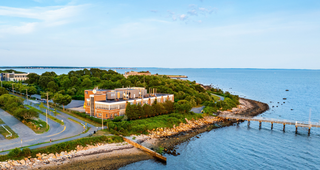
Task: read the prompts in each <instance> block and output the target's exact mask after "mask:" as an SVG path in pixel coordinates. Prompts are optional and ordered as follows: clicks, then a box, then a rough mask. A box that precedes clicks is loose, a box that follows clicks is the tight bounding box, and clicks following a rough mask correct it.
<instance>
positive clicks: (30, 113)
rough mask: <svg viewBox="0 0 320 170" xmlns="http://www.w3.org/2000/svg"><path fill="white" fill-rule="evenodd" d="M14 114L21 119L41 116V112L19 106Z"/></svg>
mask: <svg viewBox="0 0 320 170" xmlns="http://www.w3.org/2000/svg"><path fill="white" fill-rule="evenodd" d="M14 115H15V116H16V117H18V118H20V120H31V119H32V118H35V117H39V113H38V112H37V111H35V110H32V109H26V108H19V109H17V110H16V111H15V112H14Z"/></svg>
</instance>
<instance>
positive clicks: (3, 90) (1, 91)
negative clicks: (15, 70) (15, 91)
mask: <svg viewBox="0 0 320 170" xmlns="http://www.w3.org/2000/svg"><path fill="white" fill-rule="evenodd" d="M3 94H9V92H8V91H7V90H6V88H4V87H0V96H1V95H3Z"/></svg>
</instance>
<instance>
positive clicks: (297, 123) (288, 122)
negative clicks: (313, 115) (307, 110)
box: [218, 116, 320, 135]
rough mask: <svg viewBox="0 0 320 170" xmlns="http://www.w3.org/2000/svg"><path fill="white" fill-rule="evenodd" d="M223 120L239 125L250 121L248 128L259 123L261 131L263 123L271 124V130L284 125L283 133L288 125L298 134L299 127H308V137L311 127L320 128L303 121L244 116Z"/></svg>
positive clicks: (229, 117)
mask: <svg viewBox="0 0 320 170" xmlns="http://www.w3.org/2000/svg"><path fill="white" fill-rule="evenodd" d="M218 117H219V118H222V119H227V120H236V121H237V124H239V122H240V121H248V126H250V122H251V121H255V122H259V129H261V126H262V122H268V123H271V130H272V129H273V124H274V123H276V124H282V125H283V131H284V132H285V129H286V125H294V126H295V127H296V134H297V133H298V127H306V128H308V135H310V132H311V127H316V128H320V123H314V122H301V121H292V120H280V119H270V118H250V117H243V116H218Z"/></svg>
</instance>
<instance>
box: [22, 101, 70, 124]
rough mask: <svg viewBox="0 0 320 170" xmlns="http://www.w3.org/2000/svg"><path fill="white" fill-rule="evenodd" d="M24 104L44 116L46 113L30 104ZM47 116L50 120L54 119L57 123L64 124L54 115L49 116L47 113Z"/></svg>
mask: <svg viewBox="0 0 320 170" xmlns="http://www.w3.org/2000/svg"><path fill="white" fill-rule="evenodd" d="M25 106H26V107H28V108H30V109H34V110H35V111H36V112H38V113H40V114H42V115H44V116H45V115H46V113H44V112H43V111H41V110H39V109H37V108H35V107H32V106H30V105H25ZM47 116H48V118H49V119H51V120H53V121H55V122H57V123H59V124H61V125H64V122H62V121H61V120H60V119H57V118H55V117H53V116H51V115H49V114H47Z"/></svg>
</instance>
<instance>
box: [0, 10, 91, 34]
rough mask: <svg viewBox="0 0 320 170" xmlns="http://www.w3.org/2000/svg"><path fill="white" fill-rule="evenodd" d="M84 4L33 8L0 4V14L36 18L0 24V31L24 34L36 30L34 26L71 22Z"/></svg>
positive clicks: (49, 25)
mask: <svg viewBox="0 0 320 170" xmlns="http://www.w3.org/2000/svg"><path fill="white" fill-rule="evenodd" d="M85 6H86V5H78V6H50V7H33V8H13V7H6V6H0V16H8V17H17V18H28V19H36V20H38V21H36V22H34V21H33V22H29V23H26V22H20V23H15V24H13V25H0V32H5V33H12V34H16V33H17V34H26V33H31V32H32V31H34V30H36V27H52V26H59V25H63V24H67V23H69V22H72V19H71V18H72V17H74V16H76V15H77V14H78V13H79V12H80V11H81V10H82V9H83V8H84V7H85Z"/></svg>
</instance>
